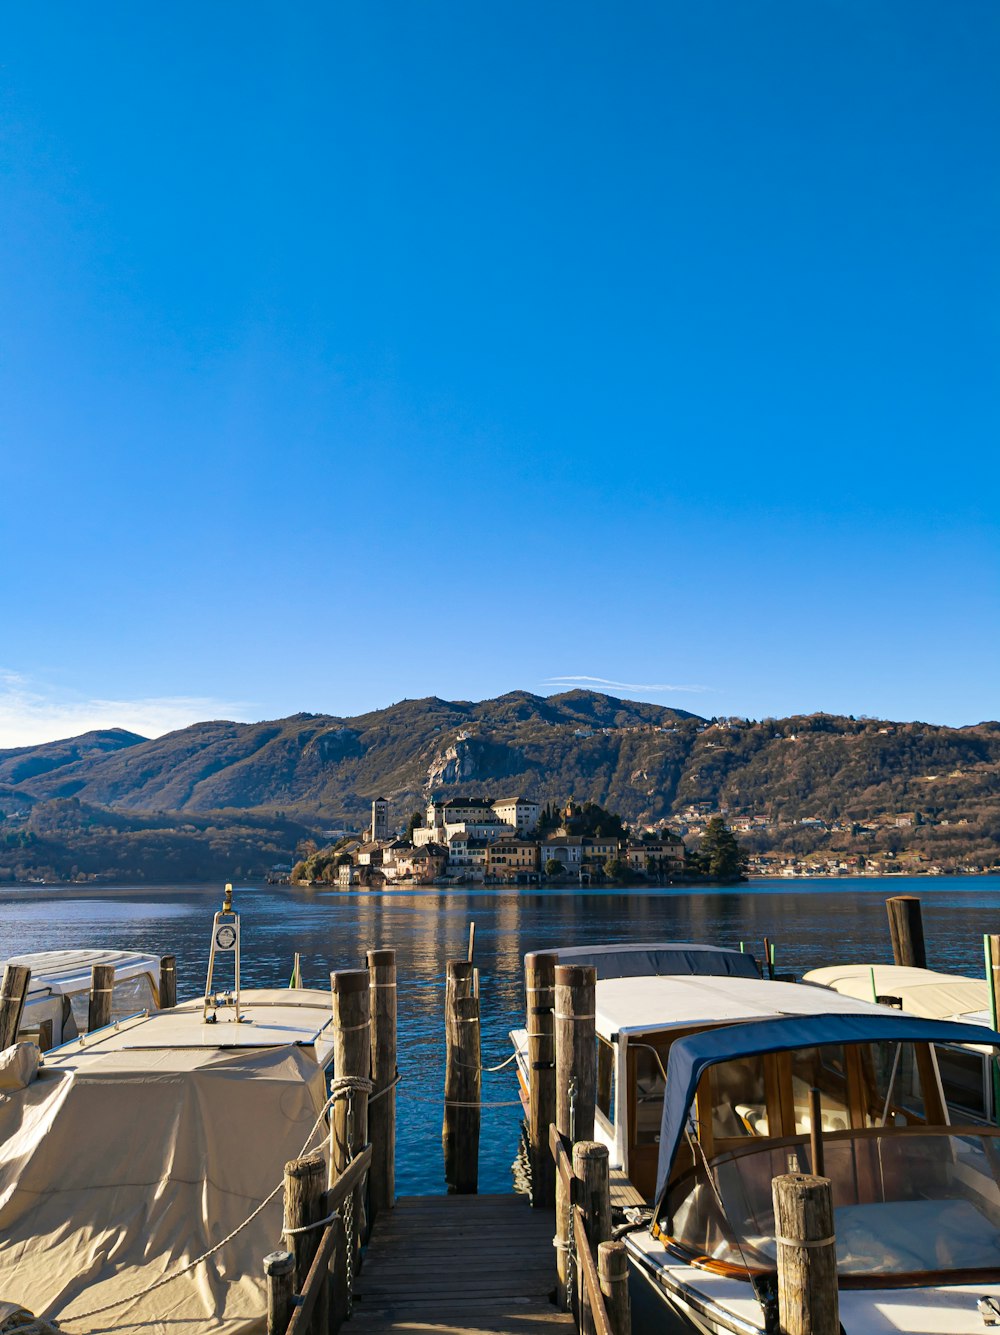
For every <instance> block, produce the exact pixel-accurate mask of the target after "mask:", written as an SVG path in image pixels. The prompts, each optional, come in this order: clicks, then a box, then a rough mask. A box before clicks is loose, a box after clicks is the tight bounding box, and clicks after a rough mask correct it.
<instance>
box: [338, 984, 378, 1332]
mask: <svg viewBox="0 0 1000 1335" xmlns="http://www.w3.org/2000/svg"><path fill="white" fill-rule="evenodd" d="M370 985H371V979H370V977H369V973H368V970H367V969H341V970H340V971H338V972H337V973H332V974H331V975H330V988H331V992H332V996H333V1073H334V1078H335V1079H338V1080H341V1079H344V1078H345V1077H350V1076H357V1077H360V1078H362V1079H364V1080H367V1079H369V1078H370V1075H371V1060H372V1059H371V1006H370V1000H369V997H370ZM367 1143H368V1095H367V1093H365V1092H364V1091H362V1090H360V1089H354V1090H351V1091H349V1092H348V1093H347V1094H346V1095H344V1096H342V1097H341V1098H339V1099H337V1101H336V1102H335V1103H334V1105H333V1115H332V1117H331V1118H330V1185H331V1186H332V1185H333V1183H334V1182H335V1181H336V1179H337V1178H338V1177H339V1176H340V1175H341V1173H343V1172H344V1170H345V1169H346V1168H347V1165H348V1164H349V1163H350V1162H351V1160H352V1159H353V1158H354V1156H355V1155H356V1154H358V1153H359V1152H360V1151H361V1150H363V1149H364V1147H365V1145H366V1144H367ZM363 1209H364V1193H363V1192H362V1189H361V1183H359V1184H358V1186H357V1189H356V1190H355V1191H354V1192H353V1193H352V1194H351V1196H350V1197H349V1198H348V1200H346V1201H345V1202H344V1205H343V1207H342V1209H341V1220H342V1221H343V1223H342V1224H341V1226H340V1228H339V1229H338V1245H337V1249H336V1259H335V1261H334V1274H333V1318H334V1321H335V1322H338V1321H343V1320H344V1318H345V1317H346V1315H347V1310H348V1307H349V1305H350V1286H351V1284H352V1283H353V1277H354V1274H355V1271H356V1266H357V1258H358V1251H359V1247H360V1239H361V1235H362V1229H363V1225H364V1220H363ZM349 1215H351V1216H353V1218H351V1219H348V1216H349ZM341 1244H343V1245H341Z"/></svg>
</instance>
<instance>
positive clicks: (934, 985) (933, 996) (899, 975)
mask: <svg viewBox="0 0 1000 1335" xmlns="http://www.w3.org/2000/svg"><path fill="white" fill-rule="evenodd" d="M873 974H874V984H875V991H876V992H877V993H878V995H879V996H880V997H881V996H889V997H899V999H900V1001H901V1002H902V1003H903V1010H904V1011H908V1012H909V1013H910V1014H911V1015H922V1016H924V1017H925V1018H926V1019H928V1020H953V1019H957V1018H958V1017H959V1016H963V1017H971V1016H973V1015H979V1016H981V1017H982V1021H981V1022H982V1023H984V1024H986V1025H988V1024H989V1004H990V994H989V988H988V987H987V985H986V980H985V979H984V978H964V977H963V976H962V975H961V974H957V973H937V972H936V971H935V970H933V969H917V968H914V967H912V966H911V965H906V964H833V965H830V966H828V967H827V968H823V969H811V970H810V971H809V973H807V974H804V975H803V982H806V983H818V984H819V985H820V986H821V987H830V988H833V990H834V991H835V992H839V993H840V994H841V996H846V997H860V998H861V999H862V1000H865V1001H871V1000H872V999H873V998H872V976H873Z"/></svg>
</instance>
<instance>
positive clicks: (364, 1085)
mask: <svg viewBox="0 0 1000 1335" xmlns="http://www.w3.org/2000/svg"><path fill="white" fill-rule="evenodd" d="M371 1088H372V1082H371V1081H370V1080H367V1079H365V1077H364V1076H344V1077H342V1078H341V1079H339V1080H334V1081H333V1083H332V1084H331V1086H330V1090H331V1092H330V1096H329V1098H328V1099H327V1101H326V1102H325V1103H324V1104H323V1107H322V1108H321V1109H320V1114H319V1116H318V1117H317V1118H316V1120H315V1122H314V1123H313V1125H312V1129H311V1130H310V1132H309V1134H308V1136H306V1138H305V1142H304V1144H303V1146H302V1148H301V1150H299V1153H298V1155H297V1156H296V1157H297V1158H299V1159H301V1158H302V1156H303V1155H304V1154H305V1152H306V1150H308V1148H309V1146H310V1144H311V1143H312V1138H313V1136H314V1135H315V1134H316V1132H317V1131H318V1130H319V1128H320V1126H321V1125H322V1123H323V1122H324V1121H325V1119H326V1114H327V1110H328V1109H329V1108H331V1107H332V1106H333V1104H334V1103H336V1102H337V1100H338V1099H339V1098H342V1097H343V1096H344V1095H345V1094H347V1093H349V1092H350V1091H351V1090H355V1089H360V1090H362V1091H363V1092H364V1091H367V1090H369V1089H371ZM284 1185H285V1179H284V1176H282V1179H281V1181H280V1182H279V1183H278V1185H277V1186H276V1187H275V1188H274V1190H273V1191H272V1192H271V1193H270V1195H268V1196H265V1197H264V1199H263V1200H262V1201H261V1203H260V1204H259V1205H258V1206H257V1207H256V1208H255V1209H254V1210H252V1211H251V1212H250V1214H248V1215H247V1217H246V1219H244V1220H243V1222H242V1223H241V1224H237V1225H236V1227H235V1228H234V1229H233V1230H232V1232H230V1233H227V1234H226V1236H225V1237H224V1238H221V1239H220V1240H219V1241H218V1242H217V1243H216V1244H215V1245H214V1246H213V1247H209V1249H208V1251H205V1252H202V1254H201V1255H200V1256H196V1257H195V1258H194V1260H193V1261H188V1263H187V1264H186V1265H183V1266H181V1268H180V1269H179V1270H173V1271H171V1273H170V1274H169V1275H161V1276H160V1278H159V1279H156V1280H154V1281H153V1282H152V1284H147V1285H146V1287H145V1288H144V1289H139V1291H138V1292H137V1293H130V1294H128V1295H127V1296H126V1297H124V1298H117V1299H116V1300H115V1301H114V1302H113V1303H105V1304H104V1305H103V1306H101V1307H92V1308H90V1310H89V1311H86V1312H78V1313H76V1314H75V1315H73V1316H60V1317H59V1321H60V1322H61V1323H62V1324H63V1325H69V1324H72V1323H75V1322H78V1321H89V1320H90V1318H91V1317H95V1316H100V1315H101V1314H102V1313H104V1312H110V1311H113V1310H114V1308H116V1307H121V1306H122V1305H123V1304H124V1303H130V1302H132V1301H133V1300H135V1299H137V1298H145V1297H146V1296H147V1295H148V1294H150V1293H155V1291H156V1290H157V1289H162V1288H163V1286H164V1284H170V1283H172V1281H173V1280H175V1279H180V1277H181V1276H182V1275H186V1274H187V1273H188V1272H189V1271H191V1270H194V1269H195V1268H196V1267H197V1266H199V1265H201V1264H202V1263H203V1262H205V1261H207V1260H209V1258H210V1257H212V1256H214V1255H215V1253H216V1252H218V1251H221V1250H222V1248H223V1247H225V1246H226V1244H227V1243H230V1242H232V1240H233V1238H235V1237H236V1236H237V1235H238V1234H240V1233H242V1232H243V1230H244V1229H245V1228H246V1227H247V1226H248V1225H249V1224H252V1223H253V1221H254V1220H255V1219H256V1218H257V1216H258V1215H259V1214H261V1212H262V1211H263V1210H265V1209H266V1208H267V1206H268V1205H270V1204H271V1202H272V1201H273V1200H274V1198H275V1196H277V1194H278V1192H279V1191H281V1190H282V1189H283V1188H284ZM309 1227H311V1228H315V1227H316V1225H310V1226H309ZM289 1231H293V1232H301V1231H303V1230H300V1229H295V1230H289Z"/></svg>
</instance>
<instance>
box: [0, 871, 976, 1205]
mask: <svg viewBox="0 0 1000 1335" xmlns="http://www.w3.org/2000/svg"><path fill="white" fill-rule="evenodd" d="M903 892H913V893H917V894H919V895H920V897H921V899H922V901H923V909H924V931H925V935H926V938H927V953H928V961H929V963H930V964H931V966H932V967H934V968H939V969H943V970H951V971H955V972H962V973H968V974H975V975H976V976H977V977H982V971H983V955H982V935H983V933H984V932H1000V877H997V876H977V877H968V878H955V879H952V878H948V879H946V880H929V879H928V878H926V877H921V878H917V879H910V878H906V877H891V878H887V879H883V880H876V879H872V878H866V879H864V880H847V879H841V880H833V879H829V880H816V881H806V880H795V881H793V882H791V883H789V882H788V881H763V880H761V881H753V882H750V883H749V884H746V885H741V886H738V887H724V888H723V887H720V888H710V887H709V888H706V887H700V888H699V889H698V890H691V889H683V890H681V889H676V890H675V889H664V890H649V889H647V888H643V889H637V890H577V891H567V890H564V889H552V890H547V889H544V888H543V889H540V890H539V889H531V890H519V891H516V892H515V891H508V890H482V889H474V888H472V889H470V888H460V889H448V890H443V889H437V888H433V889H426V890H414V889H408V890H398V891H388V892H379V893H368V892H350V893H346V892H339V891H330V892H326V893H324V892H313V891H300V890H296V889H289V888H288V887H264V888H255V887H242V886H238V887H237V890H236V895H235V906H236V908H237V909H238V910H239V911H240V912H241V914H242V932H243V943H242V954H243V983H244V986H263V985H267V986H273V985H275V984H282V983H285V982H287V980H288V976H289V974H290V972H291V967H292V957H293V954H294V952H295V951H299V952H300V953H301V956H302V972H303V981H304V982H305V983H306V984H307V985H309V984H312V985H316V986H328V985H329V980H328V974H329V972H330V970H331V969H343V968H356V967H358V966H359V965H363V964H364V956H365V951H366V950H367V949H369V948H371V947H387V946H392V947H394V948H395V950H396V952H397V966H398V971H399V1066H400V1070H401V1073H402V1076H403V1081H402V1084H401V1085H400V1087H399V1091H398V1095H399V1098H398V1110H399V1114H398V1122H399V1140H398V1146H397V1190H398V1191H399V1193H400V1194H401V1195H407V1194H414V1193H430V1192H439V1191H440V1192H443V1191H444V1190H445V1187H444V1180H443V1165H442V1158H441V1139H440V1136H441V1112H442V1104H441V1092H442V1085H443V1080H444V1023H443V1009H442V1008H443V994H444V970H445V962H446V961H447V960H448V959H454V958H460V957H464V956H465V953H466V949H467V943H468V934H469V923H470V922H471V921H473V920H474V921H475V923H476V962H477V964H478V966H479V969H480V993H481V1006H482V1016H483V1024H482V1034H483V1062H484V1065H493V1064H495V1063H497V1062H500V1061H502V1060H503V1059H504V1058H505V1057H507V1056H509V1055H510V1052H511V1048H510V1044H509V1041H508V1038H507V1032H508V1030H509V1029H511V1028H513V1027H516V1026H520V1025H521V1024H523V1006H524V999H523V995H522V974H521V960H522V957H523V955H524V954H525V952H526V951H529V950H539V949H542V948H544V947H547V946H568V945H586V944H589V943H600V942H615V941H644V940H645V941H650V940H654V941H655V940H661V941H662V940H687V941H703V942H711V943H717V944H720V945H732V946H738V945H739V943H740V941H745V942H746V943H747V949H749V950H752V951H754V952H755V953H756V954H757V955H758V958H759V957H760V955H761V945H760V943H761V941H762V939H763V937H764V936H765V935H766V936H769V937H770V938H771V940H772V941H773V942H775V943H776V948H777V966H778V969H779V971H781V972H794V973H795V974H801V973H802V972H803V971H804V970H806V969H809V968H815V967H818V966H820V965H822V964H835V963H840V962H850V961H865V962H876V961H885V962H887V963H888V962H891V959H892V954H891V950H890V947H889V931H888V926H887V923H886V913H885V906H884V900H885V898H886V896H887V895H889V894H900V893H903ZM220 907H221V893H220V887H217V886H213V887H185V888H183V889H179V890H176V889H170V888H162V887H161V888H156V887H142V888H136V887H132V886H116V887H111V886H102V887H101V888H100V889H96V888H93V887H89V886H87V887H72V888H55V887H51V886H27V887H16V888H15V887H11V888H6V889H4V890H2V891H0V958H6V957H7V956H8V955H12V954H17V953H21V952H27V951H32V950H54V949H71V948H74V947H85V946H104V947H112V948H116V949H123V950H148V951H152V952H154V953H155V954H167V953H171V952H172V953H174V954H176V956H177V972H178V994H179V995H180V996H181V997H182V998H183V997H187V996H192V995H195V994H197V993H200V992H201V991H202V990H203V989H204V981H205V968H206V964H207V959H208V940H209V929H210V927H211V921H212V913H213V912H214V911H215V910H216V909H217V908H220ZM483 1098H484V1100H486V1101H488V1102H497V1103H505V1102H507V1101H510V1100H514V1099H515V1098H516V1082H515V1079H514V1077H513V1075H512V1073H511V1070H510V1068H509V1067H508V1068H507V1069H506V1070H504V1071H502V1072H500V1073H499V1074H496V1075H484V1077H483ZM519 1125H520V1110H519V1108H518V1107H493V1108H486V1109H485V1110H484V1112H483V1129H482V1140H481V1146H480V1173H479V1184H480V1190H481V1191H505V1190H508V1189H509V1188H510V1183H511V1178H510V1164H511V1161H512V1160H513V1158H514V1155H515V1153H516V1150H517V1144H518V1134H519Z"/></svg>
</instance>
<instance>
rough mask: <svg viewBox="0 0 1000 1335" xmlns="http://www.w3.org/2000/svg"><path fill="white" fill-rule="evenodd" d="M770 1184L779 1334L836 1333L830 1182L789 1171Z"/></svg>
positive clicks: (836, 1297)
mask: <svg viewBox="0 0 1000 1335" xmlns="http://www.w3.org/2000/svg"><path fill="white" fill-rule="evenodd" d="M771 1185H772V1191H773V1194H774V1225H775V1234H776V1236H777V1238H778V1313H779V1322H780V1327H781V1335H839V1331H840V1312H839V1305H838V1296H837V1247H836V1242H835V1240H834V1236H833V1195H832V1193H831V1190H830V1182H829V1179H828V1178H825V1177H813V1176H812V1174H808V1173H788V1174H786V1175H785V1176H783V1177H776V1178H775V1179H774V1181H773V1183H772V1184H771ZM797 1244H801V1245H797Z"/></svg>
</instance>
